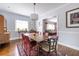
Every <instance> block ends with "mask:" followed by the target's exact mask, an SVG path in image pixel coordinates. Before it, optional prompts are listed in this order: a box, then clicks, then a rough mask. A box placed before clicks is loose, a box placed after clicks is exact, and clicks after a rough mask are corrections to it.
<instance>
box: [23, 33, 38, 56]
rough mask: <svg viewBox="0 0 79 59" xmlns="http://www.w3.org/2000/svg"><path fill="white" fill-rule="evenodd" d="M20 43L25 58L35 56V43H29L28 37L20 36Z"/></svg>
mask: <svg viewBox="0 0 79 59" xmlns="http://www.w3.org/2000/svg"><path fill="white" fill-rule="evenodd" d="M22 37H23V38H22V40H23V41H22V42H23V49H24V51H25V53H26V55H27V56H35V55H37V52H36V51H37V50H36V49H35V47H36V42H34V41H32V42H30V40H29V37H28V36H25V35H23V34H22Z"/></svg>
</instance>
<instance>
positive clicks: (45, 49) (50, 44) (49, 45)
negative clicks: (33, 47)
mask: <svg viewBox="0 0 79 59" xmlns="http://www.w3.org/2000/svg"><path fill="white" fill-rule="evenodd" d="M57 40H58V37H56V38H48V41H45V42H43V43H41V44H40V53H42V54H43V55H52V54H53V55H57Z"/></svg>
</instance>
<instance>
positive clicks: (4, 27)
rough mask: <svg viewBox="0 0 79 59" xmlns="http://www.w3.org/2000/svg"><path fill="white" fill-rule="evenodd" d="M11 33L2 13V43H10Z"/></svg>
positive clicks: (0, 30) (0, 28) (0, 20)
mask: <svg viewBox="0 0 79 59" xmlns="http://www.w3.org/2000/svg"><path fill="white" fill-rule="evenodd" d="M9 39H10V33H9V32H7V24H6V20H5V18H4V16H2V15H0V44H4V43H8V42H9Z"/></svg>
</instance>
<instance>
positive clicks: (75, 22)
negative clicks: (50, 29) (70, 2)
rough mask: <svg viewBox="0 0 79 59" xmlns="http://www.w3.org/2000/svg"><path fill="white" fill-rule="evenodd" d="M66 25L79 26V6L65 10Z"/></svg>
mask: <svg viewBox="0 0 79 59" xmlns="http://www.w3.org/2000/svg"><path fill="white" fill-rule="evenodd" d="M66 27H68V28H78V27H79V8H76V9H72V10H69V11H67V12H66Z"/></svg>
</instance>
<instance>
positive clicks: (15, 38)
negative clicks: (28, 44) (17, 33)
mask: <svg viewBox="0 0 79 59" xmlns="http://www.w3.org/2000/svg"><path fill="white" fill-rule="evenodd" d="M17 39H21V37H14V38H10V40H17Z"/></svg>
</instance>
